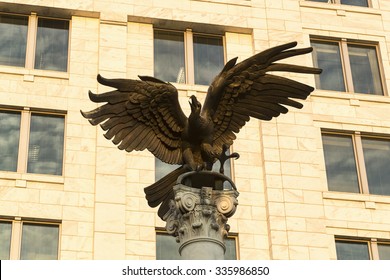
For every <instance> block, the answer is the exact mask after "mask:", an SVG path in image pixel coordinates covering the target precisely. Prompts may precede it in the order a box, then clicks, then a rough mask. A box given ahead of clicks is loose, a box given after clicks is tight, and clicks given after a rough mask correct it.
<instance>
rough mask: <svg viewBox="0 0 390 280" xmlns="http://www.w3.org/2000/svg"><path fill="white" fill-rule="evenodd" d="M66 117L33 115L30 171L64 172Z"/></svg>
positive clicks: (58, 173)
mask: <svg viewBox="0 0 390 280" xmlns="http://www.w3.org/2000/svg"><path fill="white" fill-rule="evenodd" d="M63 150H64V117H62V116H49V115H36V114H33V115H32V116H31V124H30V143H29V150H28V164H27V172H28V173H40V174H52V175H61V174H62V159H63Z"/></svg>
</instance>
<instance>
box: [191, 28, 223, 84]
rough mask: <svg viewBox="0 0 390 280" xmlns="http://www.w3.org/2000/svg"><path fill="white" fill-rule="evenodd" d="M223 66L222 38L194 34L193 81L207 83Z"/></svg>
mask: <svg viewBox="0 0 390 280" xmlns="http://www.w3.org/2000/svg"><path fill="white" fill-rule="evenodd" d="M223 66H224V51H223V43H222V38H221V37H207V36H198V35H194V68H195V69H194V71H195V83H196V84H200V85H209V84H210V83H211V82H212V80H213V79H214V77H215V76H216V75H217V74H218V73H219V72H220V71H221V70H222V68H223Z"/></svg>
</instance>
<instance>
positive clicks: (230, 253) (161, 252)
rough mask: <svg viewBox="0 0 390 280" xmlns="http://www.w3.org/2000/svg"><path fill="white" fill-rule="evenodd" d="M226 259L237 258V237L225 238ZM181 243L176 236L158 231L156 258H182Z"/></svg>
mask: <svg viewBox="0 0 390 280" xmlns="http://www.w3.org/2000/svg"><path fill="white" fill-rule="evenodd" d="M225 246H226V252H225V260H237V254H236V251H237V250H236V239H235V238H226V239H225ZM179 247H180V243H177V242H176V239H175V237H173V236H171V235H168V234H164V233H158V234H157V236H156V259H157V260H180V259H181V256H180V254H179Z"/></svg>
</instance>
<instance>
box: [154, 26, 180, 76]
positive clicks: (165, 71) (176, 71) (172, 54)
mask: <svg viewBox="0 0 390 280" xmlns="http://www.w3.org/2000/svg"><path fill="white" fill-rule="evenodd" d="M185 75H186V73H185V64H184V34H183V33H182V32H166V31H160V30H155V31H154V76H155V77H156V78H158V79H161V80H163V81H166V82H176V83H185V82H186V79H185Z"/></svg>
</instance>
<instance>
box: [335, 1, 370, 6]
mask: <svg viewBox="0 0 390 280" xmlns="http://www.w3.org/2000/svg"><path fill="white" fill-rule="evenodd" d="M340 3H341V4H344V5H352V6H360V7H368V2H367V0H340Z"/></svg>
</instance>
